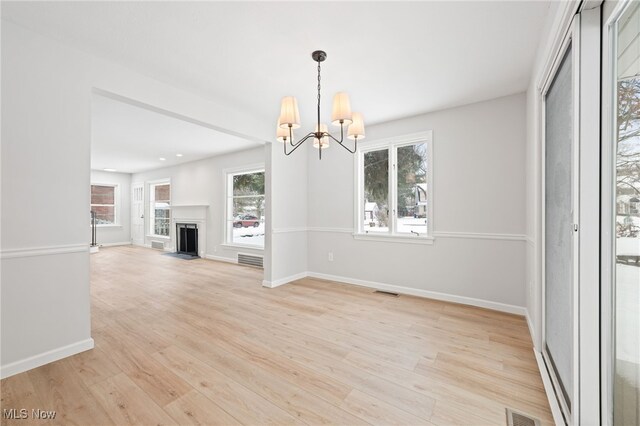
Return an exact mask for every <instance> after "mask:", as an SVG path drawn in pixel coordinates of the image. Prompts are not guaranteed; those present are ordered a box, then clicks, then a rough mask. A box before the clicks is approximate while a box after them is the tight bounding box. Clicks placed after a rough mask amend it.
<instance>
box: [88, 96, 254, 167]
mask: <svg viewBox="0 0 640 426" xmlns="http://www.w3.org/2000/svg"><path fill="white" fill-rule="evenodd" d="M91 107H92V111H91V115H92V121H91V168H92V169H95V170H103V169H116V170H117V171H118V172H125V173H135V172H142V171H145V170H151V169H157V168H159V167H165V166H172V165H175V164H180V163H185V162H188V161H194V160H198V159H201V158H207V157H212V156H214V155H219V154H223V153H226V152H231V151H239V150H243V149H248V148H252V147H256V146H261V144H260V143H257V142H252V141H247V140H246V139H242V138H239V137H236V136H232V135H228V134H226V133H222V132H219V131H216V130H212V129H210V128H207V127H204V126H201V125H198V124H194V123H192V122H188V121H185V120H182V119H179V118H176V117H173V116H171V115H166V114H161V113H158V112H155V111H151V110H148V109H146V108H142V107H140V106H135V105H131V104H129V103H125V102H121V101H119V100H114V99H111V98H108V97H105V96H101V95H97V94H94V96H93V99H92V105H91ZM176 154H182V157H177V156H176ZM161 157H162V158H165V161H161V160H160V158H161Z"/></svg>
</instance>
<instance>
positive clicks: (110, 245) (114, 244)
mask: <svg viewBox="0 0 640 426" xmlns="http://www.w3.org/2000/svg"><path fill="white" fill-rule="evenodd" d="M98 245H99V246H100V247H118V246H130V245H131V241H122V242H120V243H104V244H98Z"/></svg>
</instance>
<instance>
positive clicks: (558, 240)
mask: <svg viewBox="0 0 640 426" xmlns="http://www.w3.org/2000/svg"><path fill="white" fill-rule="evenodd" d="M571 51H572V47H571V46H570V47H569V48H568V49H567V52H566V53H565V56H564V58H563V60H562V62H561V64H560V67H559V69H558V70H557V72H556V75H555V76H554V79H553V82H552V83H551V86H550V88H549V91H548V92H547V95H546V97H545V111H544V114H545V129H544V131H545V211H544V214H545V292H544V296H545V313H544V315H545V342H544V343H545V353H546V355H547V356H548V358H549V359H550V361H551V363H550V364H551V368H552V370H553V372H554V373H555V376H556V378H557V379H558V381H559V383H560V388H561V394H562V395H563V396H564V402H565V403H566V408H567V409H568V411H571V395H573V393H572V392H573V327H572V324H573V321H572V318H573V303H572V301H573V290H572V289H573V240H574V234H573V230H572V227H573V205H572V199H573V189H572V176H573V170H572V167H571V164H572V160H573V156H572V146H573V107H574V106H573V87H572V57H571ZM559 393H560V392H559ZM566 414H568V413H566Z"/></svg>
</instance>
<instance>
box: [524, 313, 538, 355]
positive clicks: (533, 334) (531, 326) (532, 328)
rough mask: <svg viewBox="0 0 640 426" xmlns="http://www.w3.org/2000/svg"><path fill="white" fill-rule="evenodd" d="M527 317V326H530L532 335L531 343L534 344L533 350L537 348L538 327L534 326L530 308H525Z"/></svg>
mask: <svg viewBox="0 0 640 426" xmlns="http://www.w3.org/2000/svg"><path fill="white" fill-rule="evenodd" d="M525 311H526V313H525V318H526V319H527V327H529V335H530V336H531V343H532V344H533V350H534V351H535V350H536V329H535V327H534V326H533V320H532V319H531V315H530V314H529V310H528V309H527V308H525Z"/></svg>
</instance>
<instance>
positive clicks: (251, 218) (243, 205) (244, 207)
mask: <svg viewBox="0 0 640 426" xmlns="http://www.w3.org/2000/svg"><path fill="white" fill-rule="evenodd" d="M264 207H265V206H264V196H261V197H240V198H234V199H233V220H231V221H229V222H228V224H227V226H228V227H229V229H230V233H231V242H233V243H239V244H251V245H255V246H259V247H263V246H264Z"/></svg>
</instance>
